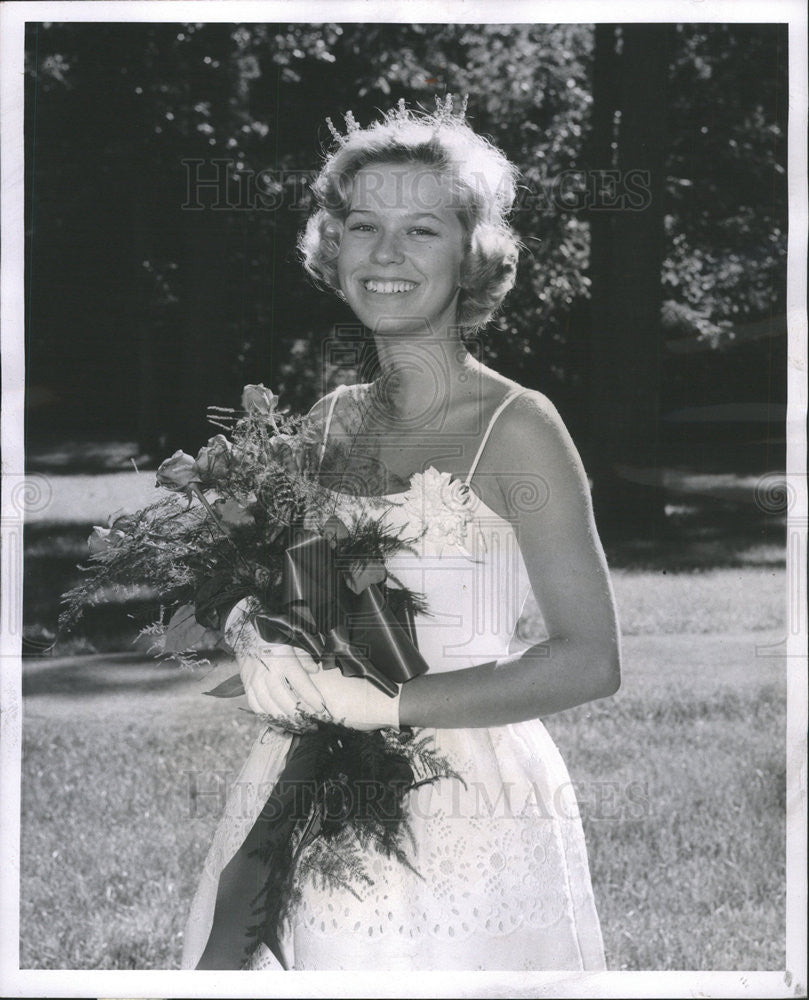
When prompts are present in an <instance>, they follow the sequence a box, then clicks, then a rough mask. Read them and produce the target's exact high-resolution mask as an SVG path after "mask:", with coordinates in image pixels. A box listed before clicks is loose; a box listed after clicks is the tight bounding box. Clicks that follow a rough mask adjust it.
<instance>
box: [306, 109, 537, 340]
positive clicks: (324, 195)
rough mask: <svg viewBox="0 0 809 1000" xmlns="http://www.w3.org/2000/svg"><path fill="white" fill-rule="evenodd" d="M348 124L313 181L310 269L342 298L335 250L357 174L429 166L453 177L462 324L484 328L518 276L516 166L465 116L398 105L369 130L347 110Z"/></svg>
mask: <svg viewBox="0 0 809 1000" xmlns="http://www.w3.org/2000/svg"><path fill="white" fill-rule="evenodd" d="M346 121H347V122H349V121H350V127H349V131H348V134H347V135H346V136H339V138H338V141H337V145H336V148H333V149H332V151H331V152H330V153H328V154H327V156H326V159H325V162H324V164H323V167H322V168H321V171H320V173H319V174H318V176H317V178H316V180H315V181H314V183H313V185H312V191H313V194H314V197H315V201H316V203H317V205H318V208H317V210H316V211H315V212H314V213H313V214H312V215H311V216H310V218H309V220H308V222H307V224H306V228H305V229H304V231H303V232H302V233H301V235H300V238H299V240H298V249H299V251H300V254H301V257H302V260H303V265H304V267H305V268H306V270H307V271H308V272H309V274H310V275H311V276H312V277H313V278H314V279H315V280H316V281H317V282H318V283H319V284H320V285H322V286H324V287H326V288H328V289H330V290H332V291H333V292H335V293H336V294H337V295H339V296H340V297H341V298H342V297H343V296H342V292H341V290H340V286H339V281H338V277H337V255H338V253H339V250H340V240H341V238H342V232H343V223H344V221H345V219H346V217H347V215H348V211H349V206H350V204H351V195H352V191H353V185H354V178H355V177H356V175H357V173H358V172H359V171H360V170H362V169H363V168H364V167H367V166H370V165H372V164H381V163H385V164H411V163H419V164H424V165H425V166H426V167H428V168H430V169H433V170H436V171H438V172H440V173H442V174H444V175H446V176H448V177H449V178H450V180H451V184H452V191H453V195H454V196H455V197H454V202H455V203H456V207H457V210H458V217H459V219H460V221H461V223H462V225H463V228H464V233H465V236H466V246H465V254H464V261H463V264H462V267H461V292H460V296H459V300H458V316H457V321H458V324H459V325H460V326H462V327H466V328H471V329H477V328H479V327H481V326H483V325H484V324H485V323H487V322H488V320H489V319H490V318H491V317H492V315H493V314H494V312H495V311H496V310H497V309H498V307H499V306H500V304H501V303H502V301H503V299H504V298H505V297H506V295H507V293H508V292H509V291H510V289H511V288H512V287H513V285H514V279H515V277H516V273H517V257H518V253H519V244H518V241H517V237H516V235H515V233H514V231H513V230H512V229H511V227H510V226H509V224H508V222H507V217H508V214H509V212H510V211H511V208H512V205H513V204H514V199H515V196H516V180H517V168H516V167H515V166H514V165H513V164H512V163H511V162H510V161H509V160H508V159H507V158H506V156H505V155H504V153H502V152H501V150H499V149H498V148H497V147H496V146H494V145H493V144H492V143H490V142H489V141H488V140H486V139H484V138H483V137H482V136H479V135H477V134H476V133H475V132H473V131H472V129H471V128H470V127H469V126H468V125H467V124H466V122H465V121H464V120H463V119H462V118H459V117H456V116H451V115H447V114H446V113H444V114H427V113H423V112H415V111H411V110H407V111H405V110H404V107H403V102H400V104H399V109H398V111H392V112H388V113H386V114H385V115H384V116H383V118H382V120H381V121H377V122H374V123H373V124H372V125H369V126H368V127H367V128H359V127H358V126H357V125H356V122H355V121H354V119H353V116H350V113H349V115H347V116H346ZM329 124H330V126H331V123H329ZM335 134H337V133H336V132H335Z"/></svg>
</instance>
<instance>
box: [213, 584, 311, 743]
mask: <svg viewBox="0 0 809 1000" xmlns="http://www.w3.org/2000/svg"><path fill="white" fill-rule="evenodd" d="M255 610H256V605H255V603H254V602H252V601H251V600H250V599H249V598H245V599H244V600H242V601H240V602H239V603H238V604H237V605H236V606H235V607H234V608H233V609H232V611H231V612H230V614H229V615H228V618H227V621H226V623H225V629H224V632H225V639H226V640H227V642H228V643H229V644H230V646H231V647H232V648H233V651H234V653H235V655H236V662H237V664H238V666H239V674H240V676H241V679H242V684H243V685H244V690H245V695H246V696H247V704H248V705H249V706H250V708H251V709H252V711H254V712H255V713H256V714H257V715H269V716H272V718H273V719H277V720H279V721H281V720H283V721H284V722H285V723H287V724H289V725H288V727H289V728H290V729H298V730H303V729H306V728H310V727H311V723H307V722H306V720H305V719H303V718H302V713H305V714H306V715H311V716H317V717H323V716H324V715H325V714H326V709H325V706H324V704H323V699H322V698H321V697H320V694H319V693H318V691H317V689H316V688H315V687H314V685H313V684H312V681H311V675H312V674H314V673H316V672H317V671H318V670H319V669H320V667H319V665H318V663H317V662H316V661H315V660H314V659H313V658H312V657H311V656H310V655H309V654H308V653H307V652H305V651H304V650H302V649H298V648H296V647H295V646H289V645H284V644H282V643H273V642H267V641H266V640H265V639H262V638H261V636H260V635H259V634H258V631H257V630H256V627H255V626H254V625H253V623H252V621H251V612H253V611H255Z"/></svg>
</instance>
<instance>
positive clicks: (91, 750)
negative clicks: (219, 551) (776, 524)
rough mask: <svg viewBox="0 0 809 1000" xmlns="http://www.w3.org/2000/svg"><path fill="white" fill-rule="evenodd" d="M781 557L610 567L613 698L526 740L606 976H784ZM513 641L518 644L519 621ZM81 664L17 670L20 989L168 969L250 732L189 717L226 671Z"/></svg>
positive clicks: (711, 547) (767, 546) (43, 543)
mask: <svg viewBox="0 0 809 1000" xmlns="http://www.w3.org/2000/svg"><path fill="white" fill-rule="evenodd" d="M138 485H140V483H138ZM100 502H103V503H106V504H108V508H107V509H115V505H114V504H113V505H110V504H109V498H108V497H107V496H106V495H105V496H104V498H103V501H101V500H100V501H99V503H100ZM88 504H89V506H92V503H89V500H88ZM62 514H64V511H62ZM49 517H50V514H46V516H45V517H44V518H43V519H42V521H41V523H39V524H36V525H34V526H33V529H32V530H31V531H30V532H29V533H28V534H27V539H26V542H27V549H26V560H27V561H26V598H25V600H26V611H27V622H28V623H29V628H31V627H32V625H33V628H34V631H35V632H36V631H37V630H38V633H37V634H41V635H45V636H47V628H46V627H45V626H44V625H43V624H42V623H43V622H47V621H49V619H48V617H47V614H48V612H47V609H48V608H49V607H50V606H51V605H52V603H53V597H52V594H51V596H48V594H49V591H48V588H50V591H52V592H53V593H58V592H59V590H60V589H64V587H65V586H66V585H67V582H68V578H69V574H70V572H73V571H74V567H75V562H76V561H77V560H78V559H79V558H81V555H80V549H79V547H80V546H81V545H83V538H84V537H86V534H87V531H86V528H85V526H84V525H79V526H76V525H78V523H79V522H81V521H82V518H81V517H79V516H77V515H75V514H74V515H71V516H70V517H67V518H65V519H64V521H65V522H66V523H60V522H57V521H50V520H48V518H49ZM93 517H95V514H93ZM70 522H73V524H71V523H70ZM97 523H100V519H97ZM782 537H783V536H781V539H782ZM781 539H778V538H777V532H775V531H773V532H770V533H769V534H767V533H766V532H765V533H764V534H763V535H757V536H756V537H755V538H752V539H751V538H749V537H748V538H747V540H746V543H745V545H743V546H735V547H733V548H732V550H731V549H729V548H728V546H727V545H725V546H724V547H722V545H721V544H720V543H718V542H716V541H715V540H711V539H710V538H706V539H703V540H702V541H700V542H699V544H698V545H697V547H696V549H695V548H694V547H692V548H691V549H689V553H688V557H687V558H686V554H684V550H682V551H681V550H679V549H676V548H673V549H672V552H671V553H669V554H666V555H665V556H664V557H661V558H654V557H653V554H652V556H650V557H649V558H647V557H646V556H644V557H643V558H641V559H636V558H632V559H630V558H627V559H623V560H622V559H621V558H615V559H614V558H613V557H612V555H611V565H612V566H613V579H614V584H615V591H616V597H617V601H618V605H619V609H620V613H621V621H622V628H623V633H624V683H623V686H622V688H621V691H620V692H619V693H618V695H617V696H616V697H614V698H611V699H608V700H605V701H603V702H596V703H594V704H591V705H586V706H582V707H580V708H578V709H575V710H572V711H568V712H564V713H560V714H559V715H556V716H552V717H550V718H549V719H547V720H546V725H547V727H548V729H549V730H550V732H551V734H552V735H553V737H554V739H555V740H556V742H557V743H558V745H559V747H560V750H561V751H562V754H563V756H564V758H565V760H566V762H567V764H568V767H569V770H570V772H571V777H572V780H573V782H574V785H575V786H576V790H577V793H578V796H579V802H580V808H581V812H582V817H583V822H584V826H585V834H586V837H587V843H588V849H589V854H590V863H591V870H592V876H593V884H594V890H595V894H596V903H597V906H598V910H599V914H600V916H601V921H602V928H603V932H604V938H605V946H606V951H607V961H608V966H609V968H611V969H617V970H623V969H627V970H634V969H671V970H676V969H705V970H712V969H782V968H784V965H785V956H784V925H785V878H784V861H785V858H784V854H785V843H784V838H785V815H784V809H785V806H784V803H785V752H784V748H785V668H784V661H783V659H781V658H778V657H773V656H768V655H765V654H766V647H768V646H771V645H773V644H775V643H776V642H777V641H778V640H779V639H781V637H782V636H783V634H784V609H785V594H784V588H785V577H784V568H783V547H782V540H781ZM700 546H701V547H700ZM695 553H696V554H695ZM619 555H620V554H619ZM647 555H648V553H647ZM523 624H524V632H523V635H524V637H525V638H528V639H530V638H531V636H532V635H535V634H536V630H537V628H538V621H537V616H536V613H535V612H531V611H530V609H529V612H528V614H527V615H526V617H525V619H524V622H523ZM116 628H119V625H116ZM119 639H120V636H119ZM110 642H111V643H112V639H110ZM96 648H97V649H99V650H103V649H107V648H114V647H113V645H112V644H111V645H109V646H105V645H103V644H101V645H98V646H96ZM117 648H119V649H120V648H122V647H121V646H120V644H119V645H118V647H117ZM86 650H92V646H82V645H81V643H80V642H79V644H78V645H77V646H76V648H75V651H76V653H81V654H82V655H76V656H73V657H69V656H61V657H53V658H43V659H28V660H26V661H24V667H23V682H24V706H23V795H22V845H21V855H22V856H21V956H20V958H21V967H23V968H46V969H70V968H75V969H133V968H134V969H168V968H177V967H178V963H179V957H180V952H181V948H182V929H183V924H184V922H185V918H186V914H187V911H188V906H189V903H190V900H191V896H192V894H193V891H194V889H195V886H196V880H197V875H198V872H199V870H200V867H201V864H202V860H203V857H204V855H205V852H206V851H207V848H208V844H209V841H210V838H211V835H212V831H213V828H214V825H215V823H216V820H217V818H218V816H219V813H220V811H221V808H222V804H223V800H222V795H223V793H224V787H225V784H226V782H227V780H228V779H231V780H232V779H235V777H236V774H237V772H238V770H239V767H240V765H241V763H242V761H243V759H244V757H245V755H246V753H247V750H248V748H249V746H250V743H251V742H252V740H253V738H254V736H255V735H256V733H257V725H256V721H255V719H254V718H253V717H252V716H251V715H250V714H249V713H246V712H242V711H239V709H238V707H237V703H231V702H228V703H223V702H220V701H217V700H214V699H210V698H205V697H203V696H202V694H201V692H202V691H204V690H205V689H207V688H208V687H210V686H213V684H214V683H215V682H216V680H217V679H219V677H220V676H223V673H222V672H223V671H229V669H230V668H229V666H228V665H227V664H223V665H221V666H220V667H219V668H218V670H217V671H216V673H215V674H214V675H211V676H207V677H203V676H201V675H199V674H190V673H186V672H182V671H180V670H179V668H177V667H174V666H170V665H169V666H167V665H162V664H156V663H154V662H152V661H149V660H148V659H147V658H146V657H142V656H139V655H138V654H128V655H122V654H112V653H111V654H108V655H95V656H93V655H88V653H87V652H86ZM57 651H60V652H62V653H65V652H69V647H61V648H60V650H57ZM258 728H260V727H258ZM195 792H196V794H194V793H195Z"/></svg>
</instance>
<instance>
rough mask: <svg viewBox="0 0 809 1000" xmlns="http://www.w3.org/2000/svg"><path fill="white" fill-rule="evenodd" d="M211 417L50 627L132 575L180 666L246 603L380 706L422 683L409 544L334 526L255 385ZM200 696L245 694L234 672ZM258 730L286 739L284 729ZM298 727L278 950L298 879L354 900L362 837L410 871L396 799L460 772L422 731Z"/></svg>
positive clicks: (324, 498) (267, 823)
mask: <svg viewBox="0 0 809 1000" xmlns="http://www.w3.org/2000/svg"><path fill="white" fill-rule="evenodd" d="M210 419H211V421H212V422H213V423H214V425H215V426H216V427H217V428H219V429H220V430H221V431H224V432H225V433H218V434H216V435H215V436H214V437H211V438H210V439H209V441H208V443H207V444H206V445H205V446H203V447H202V448H201V449H200V450H199V453H198V454H197V457H196V458H193V457H192V456H191V455H188V454H186V453H184V452H182V451H177V452H175V453H174V454H173V455H172V456H171V457H170V458H168V459H166V460H165V461H164V462H163V463H162V464H161V465H160V467H159V468H158V470H157V483H156V485H157V486H158V487H161V488H163V490H164V491H165V495H164V496H162V497H161V498H160V499H159V500H158V501H157V502H156V503H154V504H152V505H150V506H148V507H146V508H145V509H143V510H140V511H138V512H137V513H135V514H133V515H125V516H123V517H118V518H113V519H111V521H110V523H109V524H108V526H107V527H106V528H105V527H100V526H97V527H95V528H94V529H93V533H92V534H91V535H90V538H89V539H88V544H89V548H90V553H91V555H90V563H89V565H88V566H86V567H81V568H82V569H84V571H85V578H84V580H83V581H82V582H81V583H80V584H79V585H78V586H76V587H74V588H73V589H72V590H70V591H68V592H67V593H66V594H65V595H64V597H63V603H64V610H63V612H62V615H61V616H60V625H61V626H62V627H66V628H69V627H70V626H71V625H72V624H74V623H75V622H76V621H78V619H79V618H80V617H81V615H82V613H83V610H84V609H85V608H86V607H87V606H88V605H92V604H94V603H97V602H98V600H99V599H102V598H103V594H104V592H105V591H106V590H107V589H108V588H109V587H111V586H131V584H132V583H133V582H134V581H138V582H140V583H143V584H146V585H147V586H149V587H150V588H151V589H152V591H153V593H154V594H155V596H156V597H157V598H158V599H159V602H160V615H159V618H158V620H157V621H155V622H154V623H153V624H151V625H149V626H147V627H146V628H145V629H143V630H142V632H144V633H146V634H148V635H150V636H152V637H153V642H154V645H153V651H154V652H156V653H157V654H158V655H159V656H161V657H172V658H174V659H176V660H177V661H179V662H180V663H181V664H185V665H188V664H196V663H199V662H208V661H206V660H204V659H203V660H201V659H200V656H199V653H200V650H205V649H210V648H211V647H215V646H217V647H220V648H221V647H225V648H227V643H226V641H225V639H224V637H223V634H222V632H223V627H224V622H225V620H226V618H227V615H228V612H229V611H230V610H231V609H232V608H233V607H234V605H236V604H237V603H238V602H240V601H242V600H243V599H244V598H249V599H250V600H249V601H248V602H247V603H248V604H249V605H250V606H251V607H252V608H254V609H255V611H254V613H253V614H252V617H251V622H252V624H253V625H254V627H255V629H256V631H257V632H258V633H259V635H260V636H261V638H263V639H264V640H266V641H270V642H283V643H290V644H292V645H296V646H300V647H302V648H304V649H306V650H307V651H308V652H309V653H310V654H311V655H312V656H313V658H315V659H316V660H318V661H319V662H320V663H321V665H322V666H323V668H325V669H340V670H341V671H342V672H343V673H344V674H346V675H348V676H361V677H365V678H366V679H367V680H369V681H370V682H371V683H374V684H376V685H377V686H378V687H380V688H381V689H382V690H383V691H386V692H387V693H388V694H390V695H391V696H392V695H393V694H394V693H395V691H396V690H397V687H396V686H397V684H401V683H406V682H407V681H408V680H409V679H410V678H412V677H414V676H416V675H418V674H420V673H423V672H424V671H425V670H426V669H427V664H426V663H425V662H424V660H423V659H422V657H421V656H420V654H419V652H418V649H417V646H416V640H415V629H414V626H413V619H414V616H415V615H417V614H427V613H428V609H427V607H426V605H425V602H424V600H423V598H422V597H421V596H420V595H419V594H416V593H413V592H410V591H408V590H407V589H406V588H404V587H402V586H401V584H400V583H399V581H398V580H396V578H395V577H393V576H390V577H389V575H388V573H387V571H386V569H385V559H386V557H388V556H390V555H392V554H394V553H396V552H398V551H401V550H403V549H409V548H410V546H411V544H412V540H408V539H403V538H401V537H400V534H399V533H393V532H391V531H390V530H388V529H387V528H386V527H385V526H384V523H383V521H382V520H380V518H377V517H368V516H365V515H358V516H355V517H353V518H352V519H351V521H350V523H345V522H344V521H342V520H340V519H339V518H337V517H335V516H334V508H335V497H334V494H333V493H332V492H331V491H330V490H327V489H325V488H324V487H322V486H321V485H320V484H319V483H318V478H317V476H318V466H319V462H318V460H317V459H318V454H317V453H318V447H319V443H320V437H319V433H318V432H317V429H316V428H315V427H314V426H313V425H312V424H311V423H310V422H309V421H308V420H307V419H305V418H301V417H297V416H293V415H289V414H282V413H280V412H279V411H278V398H277V396H275V395H274V394H273V393H272V392H271V391H270V390H269V389H267V388H265V387H264V386H263V385H257V386H256V385H249V386H246V387H245V389H244V392H243V395H242V409H241V411H235V410H231V409H225V408H221V407H212V408H211V415H210ZM391 583H393V584H396V586H391V585H390V584H391ZM167 616H168V619H167ZM207 693H208V694H210V695H213V696H215V697H236V696H238V695H240V694H243V693H244V689H243V686H242V683H241V679H240V677H239V675H238V674H235V675H234V676H232V677H230V678H229V679H228V680H226V681H224V682H223V683H222V684H219V685H218V686H217V687H216V688H214V689H213V690H212V691H209V692H207ZM265 721H266V722H267V724H268V726H270V727H271V728H273V727H274V728H277V729H281V730H283V729H284V723H283V720H277V719H269V718H267V719H265ZM308 721H309V723H310V728H308V729H307V730H306V731H304V732H300V731H296V732H295V734H294V736H293V737H292V740H291V743H290V749H289V753H288V756H287V764H286V766H285V770H284V773H283V774H282V775H281V779H279V782H278V783H277V785H276V787H275V789H274V791H273V793H272V794H271V796H270V797H269V799H268V800H267V803H266V804H265V806H264V809H263V811H262V814H261V816H260V819H259V822H260V823H261V824H262V826H261V837H260V841H259V845H258V847H257V848H255V850H256V851H257V852H258V854H259V860H260V862H261V864H262V866H263V869H262V870H263V871H264V872H265V876H264V886H263V889H262V891H261V892H260V893H259V894H258V895H257V897H256V899H255V901H254V904H255V906H254V908H255V914H256V924H255V926H254V927H253V928H251V930H252V931H253V933H254V935H255V938H256V943H257V942H258V940H259V939H261V940H264V941H266V943H267V944H268V945H269V946H270V947H271V948H273V949H274V946H275V945H276V943H277V935H278V933H279V930H280V927H281V924H282V921H283V920H284V918H285V917H286V916H287V914H288V913H289V911H290V909H291V907H292V906H293V905H294V903H295V902H296V901H297V899H298V898H299V895H300V888H301V885H302V884H303V881H304V880H305V879H306V878H307V877H312V878H314V879H316V880H317V879H319V880H321V882H324V883H327V884H330V885H332V886H340V887H343V888H348V889H349V890H350V891H351V892H353V893H355V894H357V886H358V885H361V884H362V883H369V882H371V881H372V879H371V878H370V876H369V875H368V872H367V870H366V868H365V865H364V855H365V852H366V850H367V848H368V846H369V845H373V846H375V847H376V848H377V849H380V850H382V851H383V852H384V853H385V854H386V855H388V856H393V857H396V858H397V859H398V860H399V861H400V862H401V863H402V864H405V865H408V867H412V866H410V863H409V861H408V859H407V855H406V852H405V845H406V842H407V839H408V837H409V826H408V819H407V815H406V810H405V796H406V794H407V792H408V791H410V790H412V789H414V788H415V787H417V786H418V785H420V784H424V783H426V782H433V781H436V780H438V779H439V778H441V777H458V775H457V774H456V773H455V772H454V771H453V770H452V769H451V768H450V766H449V764H448V762H447V761H446V760H445V759H444V758H442V757H440V756H439V755H438V754H437V753H436V751H435V749H434V747H433V745H432V741H431V738H430V737H428V736H424V735H421V736H417V735H416V734H414V733H413V732H412V731H411V730H407V729H405V730H402V731H399V732H397V731H393V730H378V731H375V732H359V731H356V730H351V729H347V728H346V727H344V726H341V725H338V724H336V723H331V722H329V723H326V722H322V721H320V720H315V719H310V720H308Z"/></svg>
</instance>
